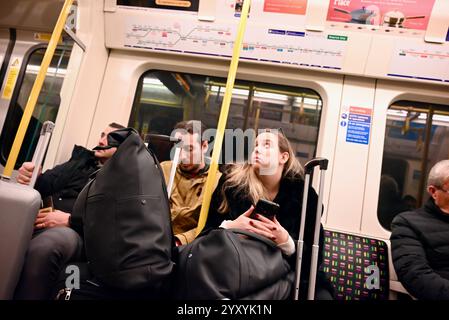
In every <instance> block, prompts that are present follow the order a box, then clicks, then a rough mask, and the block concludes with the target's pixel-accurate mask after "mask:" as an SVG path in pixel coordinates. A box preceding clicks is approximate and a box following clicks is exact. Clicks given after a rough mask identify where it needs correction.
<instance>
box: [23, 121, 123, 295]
mask: <svg viewBox="0 0 449 320" xmlns="http://www.w3.org/2000/svg"><path fill="white" fill-rule="evenodd" d="M121 128H124V126H122V125H120V124H117V123H115V122H113V123H111V124H109V125H108V126H107V127H106V128H105V129H104V130H103V132H102V133H101V136H100V140H99V141H98V146H107V145H108V140H107V136H108V134H109V133H110V132H112V131H115V130H117V129H121ZM116 150H117V148H110V149H106V150H95V151H91V150H88V149H86V148H84V147H81V146H77V145H75V147H74V149H73V151H72V156H71V158H70V159H69V161H67V162H65V163H63V164H60V165H57V166H56V167H54V168H53V169H50V170H47V171H45V172H44V173H43V174H41V175H39V177H38V178H37V180H36V185H35V189H36V190H37V191H39V193H40V194H41V196H42V199H43V200H44V202H47V203H49V208H44V209H41V210H40V211H39V213H38V215H37V218H36V221H35V223H34V234H33V238H32V239H31V242H30V245H29V247H28V251H27V253H26V256H25V263H24V266H23V269H22V274H21V278H20V280H19V283H18V285H17V287H16V291H15V299H27V300H28V299H32V300H39V299H48V298H50V294H51V289H52V287H53V284H54V281H55V280H56V279H57V276H58V274H59V272H60V268H61V267H62V266H63V265H64V264H65V263H66V262H68V261H70V260H72V259H75V258H77V257H79V256H80V255H81V254H82V239H81V238H80V236H79V235H78V234H77V233H76V232H75V231H74V230H73V229H71V228H70V214H71V212H72V209H73V205H74V204H75V201H76V198H77V197H78V194H79V193H80V192H81V190H82V189H83V188H84V186H85V185H86V184H87V182H88V180H89V176H90V175H91V174H92V173H93V172H95V171H96V170H97V169H98V168H100V167H101V166H102V165H103V164H104V163H105V162H106V161H107V160H108V159H109V158H111V157H112V155H113V154H114V153H115V151H116ZM33 170H34V164H33V163H31V162H25V163H24V164H23V165H22V166H21V167H20V169H19V175H18V177H17V182H19V183H21V184H29V183H30V180H31V176H32V174H33ZM39 170H40V168H39Z"/></svg>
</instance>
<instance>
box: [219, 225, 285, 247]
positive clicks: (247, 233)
mask: <svg viewBox="0 0 449 320" xmlns="http://www.w3.org/2000/svg"><path fill="white" fill-rule="evenodd" d="M226 230H229V231H231V232H233V233H236V234H241V235H244V236H248V237H250V238H253V239H255V240H258V241H260V242H263V243H265V244H266V245H267V246H269V247H272V248H276V249H279V248H278V246H277V244H276V243H275V242H274V241H271V240H270V239H268V238H266V237H264V236H261V235H259V234H257V233H254V232H250V231H246V230H243V229H234V228H230V229H226ZM279 250H280V249H279Z"/></svg>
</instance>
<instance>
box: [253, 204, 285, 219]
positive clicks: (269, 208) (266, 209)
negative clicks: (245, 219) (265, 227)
mask: <svg viewBox="0 0 449 320" xmlns="http://www.w3.org/2000/svg"><path fill="white" fill-rule="evenodd" d="M279 209H280V206H279V204H277V203H276V202H272V201H268V200H265V199H260V200H259V201H257V204H256V207H255V208H254V211H253V213H252V214H251V216H250V218H252V219H256V214H260V215H263V216H264V217H265V218H268V219H270V220H273V218H274V216H275V215H277V214H278V213H279Z"/></svg>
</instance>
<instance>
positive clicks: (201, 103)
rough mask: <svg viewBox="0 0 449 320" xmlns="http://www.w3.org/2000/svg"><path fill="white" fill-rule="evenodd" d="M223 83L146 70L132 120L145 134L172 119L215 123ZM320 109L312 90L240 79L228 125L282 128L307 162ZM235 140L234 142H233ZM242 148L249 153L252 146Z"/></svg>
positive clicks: (160, 130)
mask: <svg viewBox="0 0 449 320" xmlns="http://www.w3.org/2000/svg"><path fill="white" fill-rule="evenodd" d="M225 88H226V79H224V78H217V77H209V76H203V75H194V74H184V73H176V72H167V71H149V72H146V73H144V74H143V75H142V77H141V78H140V80H139V83H138V87H137V90H136V95H135V98H134V103H133V108H132V111H131V116H130V119H129V126H132V127H134V128H135V129H137V130H138V131H139V132H140V134H141V136H142V137H143V138H145V136H146V135H147V134H148V133H157V134H166V135H170V133H171V131H172V129H173V127H174V125H175V124H176V123H177V122H179V121H182V120H190V119H196V120H201V121H202V122H203V123H204V124H205V125H206V126H207V127H208V128H215V127H216V125H217V122H218V118H219V114H220V109H221V104H222V101H223V97H224V93H225ZM321 109H322V100H321V97H320V96H319V95H318V94H317V93H316V92H315V91H313V90H310V89H305V88H297V87H290V86H281V85H273V84H267V83H259V82H249V81H241V80H237V81H236V82H235V86H234V89H233V92H232V99H231V106H230V111H229V117H228V122H227V129H242V130H243V131H245V130H247V129H256V130H257V129H258V128H282V130H283V132H284V134H285V135H286V136H287V137H288V138H289V140H290V142H291V143H292V146H293V148H294V149H295V152H296V156H297V157H298V158H299V160H300V161H301V162H302V163H304V162H305V161H306V160H308V159H310V158H312V157H313V156H314V155H315V150H316V145H317V139H318V129H319V123H320V115H321ZM228 138H229V139H234V140H231V141H235V137H230V136H228V135H225V143H224V146H225V145H226V141H227V140H226V139H228ZM228 145H229V144H228ZM232 145H233V147H234V148H235V143H232ZM224 149H225V148H224ZM224 149H223V152H222V159H230V158H229V157H227V156H226V155H224V153H225V150H224ZM243 153H244V157H245V158H247V156H248V149H247V148H245V150H244V152H243ZM235 155H236V152H234V153H233V155H232V157H233V158H231V160H232V161H236V158H235ZM165 159H166V157H163V158H162V160H165Z"/></svg>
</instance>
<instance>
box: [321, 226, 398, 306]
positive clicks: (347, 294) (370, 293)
mask: <svg viewBox="0 0 449 320" xmlns="http://www.w3.org/2000/svg"><path fill="white" fill-rule="evenodd" d="M323 250H324V251H323V271H324V272H325V273H326V274H327V276H328V277H329V279H330V281H331V282H332V284H333V285H334V287H335V289H336V299H337V300H388V293H389V272H388V247H387V244H386V243H385V242H384V241H381V240H377V239H371V238H364V237H360V236H355V235H350V234H345V233H341V232H334V231H327V230H326V231H325V232H324V248H323ZM370 265H375V266H377V268H378V271H379V273H378V275H379V278H378V280H379V283H378V284H379V289H376V288H371V289H369V288H368V287H367V280H368V284H371V285H372V284H373V283H374V282H373V281H372V278H373V277H370V275H372V274H374V272H373V270H372V269H371V270H366V269H365V268H366V267H368V266H370ZM374 269H376V268H374ZM369 277H370V278H369Z"/></svg>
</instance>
